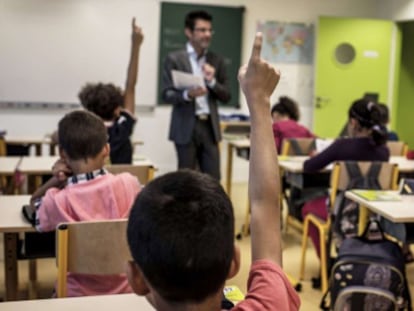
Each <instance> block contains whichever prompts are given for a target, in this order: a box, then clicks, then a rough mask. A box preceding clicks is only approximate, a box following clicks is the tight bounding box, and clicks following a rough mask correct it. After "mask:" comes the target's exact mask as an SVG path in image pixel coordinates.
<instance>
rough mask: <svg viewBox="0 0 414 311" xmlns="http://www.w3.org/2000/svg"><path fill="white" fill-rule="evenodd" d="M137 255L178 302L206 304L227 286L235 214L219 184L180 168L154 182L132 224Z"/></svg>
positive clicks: (164, 293) (132, 216) (130, 233)
mask: <svg viewBox="0 0 414 311" xmlns="http://www.w3.org/2000/svg"><path fill="white" fill-rule="evenodd" d="M127 235H128V243H129V247H130V250H131V254H132V257H133V258H134V260H135V262H136V263H137V264H138V266H139V267H140V269H141V270H142V272H143V274H144V276H145V278H146V279H147V280H148V282H149V283H150V284H151V286H152V287H154V288H155V289H156V291H157V292H158V293H159V294H160V295H161V296H162V297H163V298H164V299H166V300H167V301H170V302H173V303H184V302H201V301H203V300H204V299H205V298H207V297H208V296H210V295H212V294H214V293H216V292H217V291H218V290H219V289H220V287H221V286H223V285H224V282H225V280H226V277H227V275H228V273H229V269H230V264H231V261H232V258H233V255H234V215H233V206H232V204H231V201H230V199H229V198H228V196H227V195H226V193H225V192H224V190H223V188H222V186H221V185H220V183H219V182H218V181H217V180H216V179H214V178H212V177H210V176H209V175H207V174H202V173H199V172H196V171H190V170H179V171H178V172H173V173H168V174H165V175H163V176H161V177H158V178H156V179H154V180H153V181H151V182H150V183H149V184H148V185H147V186H145V188H144V189H143V190H142V191H141V192H140V194H139V195H138V196H137V198H136V200H135V202H134V204H133V206H132V209H131V212H130V215H129V221H128V229H127Z"/></svg>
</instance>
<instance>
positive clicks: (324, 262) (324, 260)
mask: <svg viewBox="0 0 414 311" xmlns="http://www.w3.org/2000/svg"><path fill="white" fill-rule="evenodd" d="M325 238H326V232H325V230H322V228H319V239H320V243H319V247H320V254H321V258H320V262H321V290H322V292H323V293H325V292H326V291H327V290H328V257H327V252H326V241H325Z"/></svg>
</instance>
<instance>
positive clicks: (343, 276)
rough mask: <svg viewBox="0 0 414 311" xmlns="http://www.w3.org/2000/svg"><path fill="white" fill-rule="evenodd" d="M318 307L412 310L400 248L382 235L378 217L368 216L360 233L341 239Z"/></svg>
mask: <svg viewBox="0 0 414 311" xmlns="http://www.w3.org/2000/svg"><path fill="white" fill-rule="evenodd" d="M328 296H329V298H330V305H328V304H327V298H328ZM320 307H321V309H322V310H375V311H391V310H412V309H411V297H410V292H409V288H408V283H407V278H406V273H405V262H404V256H403V253H402V250H401V248H400V246H399V245H398V244H397V243H395V242H392V241H390V240H388V239H386V238H385V236H384V233H383V231H382V229H381V227H380V224H379V223H378V221H376V220H370V221H369V223H368V225H367V227H366V228H365V232H364V233H363V235H362V236H361V237H355V238H349V239H345V240H344V241H343V242H342V244H341V247H340V248H339V250H338V257H337V259H336V261H335V264H334V265H333V267H332V269H331V274H330V280H329V289H328V291H327V293H325V294H324V297H323V298H322V302H321V306H320Z"/></svg>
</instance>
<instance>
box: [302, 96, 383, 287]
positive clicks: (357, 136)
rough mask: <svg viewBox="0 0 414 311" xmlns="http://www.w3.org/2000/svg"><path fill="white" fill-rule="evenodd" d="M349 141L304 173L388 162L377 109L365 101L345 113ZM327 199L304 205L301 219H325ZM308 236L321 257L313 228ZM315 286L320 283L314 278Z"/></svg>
mask: <svg viewBox="0 0 414 311" xmlns="http://www.w3.org/2000/svg"><path fill="white" fill-rule="evenodd" d="M348 133H349V135H350V137H349V138H338V139H337V140H336V141H335V142H334V143H332V144H331V145H330V146H329V147H328V148H326V149H325V150H324V151H322V152H321V153H319V154H317V155H316V156H314V157H311V158H310V159H308V160H307V161H305V163H304V165H303V171H304V172H305V173H309V172H316V171H319V170H321V169H322V168H324V167H325V166H327V165H328V164H330V163H332V162H335V161H388V159H389V156H390V154H389V150H388V148H387V147H386V145H385V142H386V140H387V134H386V129H385V127H384V126H383V125H382V123H381V115H380V110H379V108H378V105H377V104H375V103H373V102H370V101H368V100H366V99H359V100H356V101H355V102H353V104H352V106H351V107H350V109H349V111H348ZM326 202H327V197H319V198H316V199H315V200H312V201H310V202H307V203H305V205H304V207H303V209H302V216H303V218H305V217H306V215H308V214H314V215H316V216H318V217H319V218H321V219H324V220H326V219H327V217H328V209H327V205H326ZM309 236H310V237H311V239H312V242H313V244H314V246H315V250H316V253H317V255H318V257H320V249H319V233H318V231H317V229H316V227H315V226H313V225H312V224H310V225H309ZM312 281H313V282H314V286H315V287H318V285H319V283H320V280H318V279H317V278H313V280H312Z"/></svg>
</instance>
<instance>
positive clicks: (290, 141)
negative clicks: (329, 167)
mask: <svg viewBox="0 0 414 311" xmlns="http://www.w3.org/2000/svg"><path fill="white" fill-rule="evenodd" d="M313 150H315V138H285V139H284V140H283V143H282V152H281V155H284V156H287V155H295V156H303V155H309V153H310V152H311V151H313Z"/></svg>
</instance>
